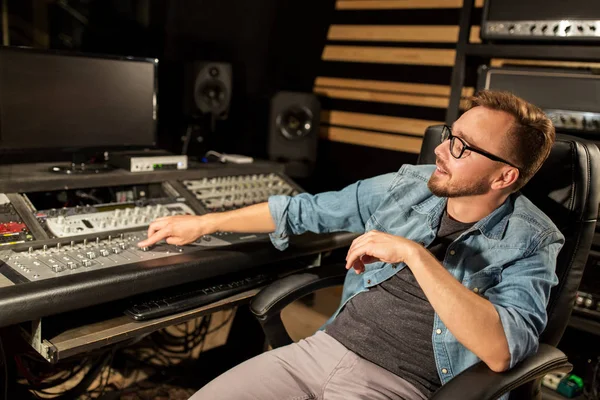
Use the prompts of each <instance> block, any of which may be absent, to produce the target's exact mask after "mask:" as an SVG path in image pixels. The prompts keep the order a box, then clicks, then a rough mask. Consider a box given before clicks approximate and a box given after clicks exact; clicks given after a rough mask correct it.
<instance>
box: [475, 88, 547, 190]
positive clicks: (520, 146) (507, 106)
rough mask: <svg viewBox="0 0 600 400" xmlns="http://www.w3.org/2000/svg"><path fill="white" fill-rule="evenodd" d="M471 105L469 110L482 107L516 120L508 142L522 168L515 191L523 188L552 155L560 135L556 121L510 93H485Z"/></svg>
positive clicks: (477, 97) (512, 157) (513, 159)
mask: <svg viewBox="0 0 600 400" xmlns="http://www.w3.org/2000/svg"><path fill="white" fill-rule="evenodd" d="M469 103H470V104H469V106H468V108H467V109H471V108H473V107H477V106H481V107H485V108H489V109H492V110H497V111H504V112H506V113H508V114H510V115H512V116H513V117H514V119H515V121H514V123H513V125H512V127H511V128H510V129H509V131H508V136H507V141H506V143H507V146H508V148H509V150H510V152H511V153H512V156H511V161H514V164H515V165H518V166H519V167H520V168H519V169H520V171H519V178H518V179H517V181H516V182H515V187H514V190H515V191H517V190H519V189H521V188H522V187H523V186H525V184H526V183H527V182H529V180H530V179H531V177H532V176H533V175H535V173H536V172H537V171H538V170H539V169H540V167H541V166H542V164H543V163H544V161H546V158H548V155H549V154H550V150H551V149H552V145H553V144H554V139H555V136H556V133H555V129H554V125H553V124H552V121H551V120H550V118H548V116H546V114H544V112H543V111H542V110H541V109H540V108H539V107H537V106H535V105H533V104H531V103H529V102H527V101H525V100H523V99H522V98H520V97H517V96H515V95H514V94H512V93H509V92H500V91H492V90H482V91H480V92H477V93H476V94H475V95H474V96H473V97H471V98H470V99H469Z"/></svg>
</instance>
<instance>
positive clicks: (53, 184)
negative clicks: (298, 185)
mask: <svg viewBox="0 0 600 400" xmlns="http://www.w3.org/2000/svg"><path fill="white" fill-rule="evenodd" d="M52 165H54V164H20V165H5V166H0V192H4V193H23V192H33V191H45V190H57V189H62V188H75V187H96V186H110V185H122V184H139V183H149V182H160V181H168V180H180V179H193V178H202V177H205V176H222V175H235V174H247V173H270V172H281V171H282V169H281V167H280V166H278V165H275V164H273V163H270V162H258V163H253V164H250V165H219V164H213V165H201V167H200V168H198V169H190V170H187V171H160V172H152V173H131V172H127V171H124V170H115V171H112V172H109V173H102V174H97V175H72V176H65V175H57V174H54V173H51V172H48V168H49V167H50V166H52ZM355 237H356V235H355V234H350V233H336V234H327V235H313V234H306V235H302V236H298V237H294V238H292V241H291V244H290V247H289V248H288V249H287V250H285V251H279V250H276V249H275V248H274V247H273V246H272V244H271V243H270V242H269V241H268V240H263V241H260V242H251V243H244V244H239V245H231V246H225V247H220V248H211V249H205V250H198V251H194V252H191V253H187V254H179V255H174V256H172V257H166V258H160V259H155V260H149V261H144V262H140V263H136V264H126V265H122V266H115V267H111V268H105V269H99V270H91V271H87V272H84V273H78V274H73V275H67V276H63V277H59V278H54V279H46V280H41V281H38V282H25V283H18V284H14V283H12V282H11V281H9V280H7V279H6V278H5V277H4V276H2V273H5V275H6V273H7V271H8V267H7V266H6V265H2V264H0V327H1V326H6V325H12V324H15V323H19V322H23V321H29V320H34V319H36V318H40V317H43V316H48V315H54V314H58V313H62V312H65V311H70V310H74V309H81V308H85V307H88V306H92V305H96V304H102V303H106V302H109V301H113V300H118V299H123V298H126V297H129V296H132V295H136V294H141V293H146V292H150V291H153V290H158V289H162V288H166V287H170V286H175V285H179V284H183V283H186V282H192V281H196V280H202V279H208V278H213V277H217V276H221V275H227V274H230V273H235V272H240V271H243V270H245V269H248V268H251V267H254V266H260V265H266V264H269V265H271V264H274V263H278V262H281V263H285V262H286V260H291V259H293V258H295V257H299V256H305V255H311V254H317V253H321V252H325V251H329V250H333V249H336V248H341V247H345V246H348V245H350V243H351V241H352V240H353V239H354V238H355Z"/></svg>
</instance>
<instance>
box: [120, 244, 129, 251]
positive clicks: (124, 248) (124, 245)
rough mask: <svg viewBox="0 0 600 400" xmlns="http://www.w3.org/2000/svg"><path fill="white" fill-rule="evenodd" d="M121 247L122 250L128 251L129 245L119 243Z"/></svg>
mask: <svg viewBox="0 0 600 400" xmlns="http://www.w3.org/2000/svg"><path fill="white" fill-rule="evenodd" d="M119 247H120V248H121V249H122V250H126V249H127V245H126V244H125V243H119Z"/></svg>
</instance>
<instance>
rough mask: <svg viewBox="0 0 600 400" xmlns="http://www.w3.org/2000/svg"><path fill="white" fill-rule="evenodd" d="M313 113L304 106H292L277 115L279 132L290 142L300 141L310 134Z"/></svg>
mask: <svg viewBox="0 0 600 400" xmlns="http://www.w3.org/2000/svg"><path fill="white" fill-rule="evenodd" d="M312 119H313V114H312V112H311V111H310V110H309V109H308V108H306V107H302V106H292V107H290V108H288V109H286V110H283V112H281V113H280V114H279V115H277V120H276V124H277V130H278V131H279V132H280V133H281V135H283V137H285V138H286V139H289V140H299V139H301V138H303V137H305V136H307V135H309V134H310V132H311V129H312Z"/></svg>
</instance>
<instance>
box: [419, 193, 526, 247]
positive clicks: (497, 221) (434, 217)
mask: <svg viewBox="0 0 600 400" xmlns="http://www.w3.org/2000/svg"><path fill="white" fill-rule="evenodd" d="M447 203H448V198H446V197H437V196H433V195H432V196H431V197H429V198H427V199H425V200H423V201H422V202H421V203H419V204H416V205H414V206H412V209H413V210H415V211H416V212H418V213H420V214H423V215H427V222H428V224H429V227H430V228H431V229H434V230H435V229H437V228H438V227H439V225H440V220H441V217H442V213H443V212H444V210H445V209H446V204H447ZM513 209H514V197H513V196H512V195H511V196H509V197H508V198H507V199H506V201H504V203H502V204H501V205H500V206H499V207H497V208H496V209H495V210H494V211H492V212H491V213H490V214H488V215H487V216H485V217H484V218H482V219H480V220H479V221H477V222H476V223H475V224H474V225H473V226H472V227H471V228H469V229H468V230H467V231H466V232H470V231H474V230H479V231H480V232H481V233H482V234H483V235H484V236H485V237H487V238H489V239H494V240H500V239H502V237H503V236H504V232H505V231H506V227H507V225H508V220H509V218H510V215H511V214H512V212H513ZM466 232H465V233H466Z"/></svg>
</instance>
